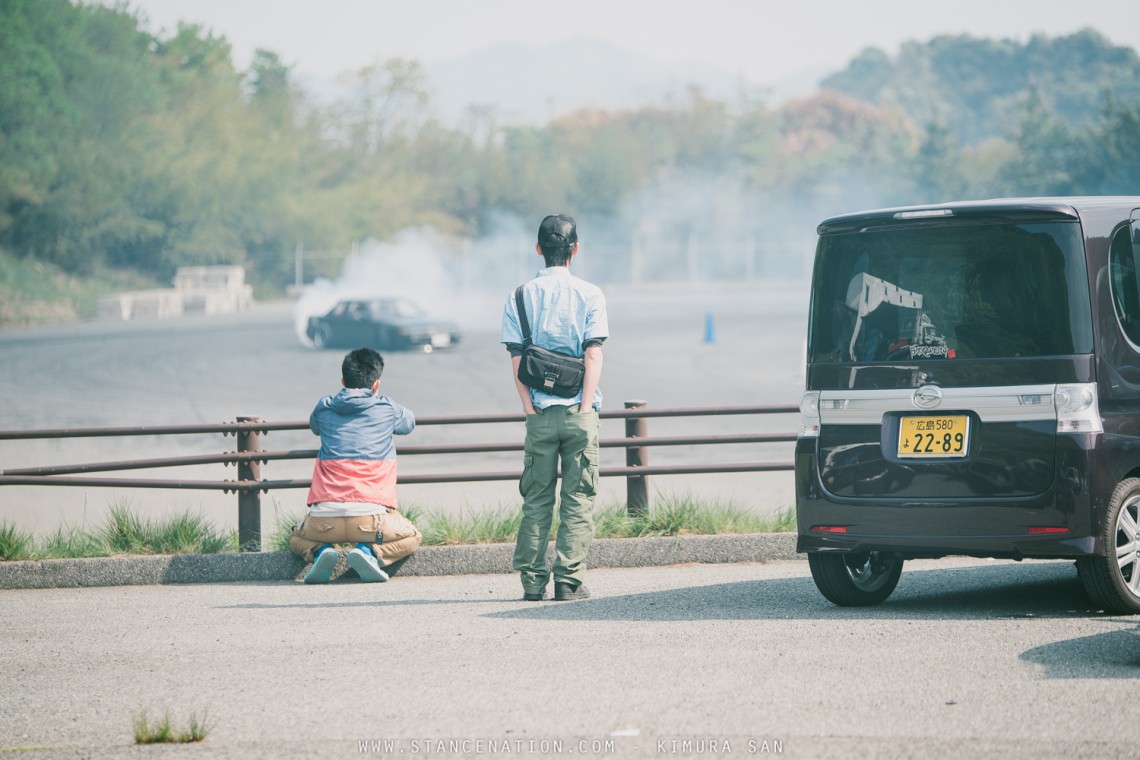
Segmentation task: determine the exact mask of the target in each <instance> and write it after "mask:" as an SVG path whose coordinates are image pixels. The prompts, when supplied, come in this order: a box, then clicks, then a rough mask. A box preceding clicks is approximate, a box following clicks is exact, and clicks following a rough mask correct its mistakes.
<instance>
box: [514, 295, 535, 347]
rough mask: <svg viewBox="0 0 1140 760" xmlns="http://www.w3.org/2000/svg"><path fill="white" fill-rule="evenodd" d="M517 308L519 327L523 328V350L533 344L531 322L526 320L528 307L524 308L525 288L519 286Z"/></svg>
mask: <svg viewBox="0 0 1140 760" xmlns="http://www.w3.org/2000/svg"><path fill="white" fill-rule="evenodd" d="M515 306H516V307H517V308H518V312H519V327H520V328H522V336H523V348H526V347H527V346H529V345H530V344H531V342H532V341H531V339H530V322H528V321H527V318H526V307H525V306H523V286H522V285H519V286H518V287H517V288H515Z"/></svg>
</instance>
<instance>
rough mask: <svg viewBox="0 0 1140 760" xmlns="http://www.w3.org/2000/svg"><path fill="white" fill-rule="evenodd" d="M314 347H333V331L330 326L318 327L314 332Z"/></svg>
mask: <svg viewBox="0 0 1140 760" xmlns="http://www.w3.org/2000/svg"><path fill="white" fill-rule="evenodd" d="M313 345H314V346H316V347H317V348H328V347H329V346H330V345H332V330H331V329H329V326H328V325H318V326H317V329H316V330H315V331H314V332H313Z"/></svg>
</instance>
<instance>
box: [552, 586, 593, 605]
mask: <svg viewBox="0 0 1140 760" xmlns="http://www.w3.org/2000/svg"><path fill="white" fill-rule="evenodd" d="M589 598H590V589H588V588H586V584H585V583H580V584H578V585H577V586H571V585H570V584H569V583H555V584H554V601H556V602H569V601H571V600H573V599H589Z"/></svg>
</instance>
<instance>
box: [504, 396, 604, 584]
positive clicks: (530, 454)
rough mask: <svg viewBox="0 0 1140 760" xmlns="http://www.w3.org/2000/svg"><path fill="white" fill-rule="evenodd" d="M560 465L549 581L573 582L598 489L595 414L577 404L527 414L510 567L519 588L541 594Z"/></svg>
mask: <svg viewBox="0 0 1140 760" xmlns="http://www.w3.org/2000/svg"><path fill="white" fill-rule="evenodd" d="M559 461H561V463H562V488H561V492H560V493H559V494H558V496H559V508H558V535H557V537H556V540H555V543H554V548H555V557H554V568H553V571H554V581H555V582H556V583H570V584H572V585H574V586H578V585H579V584H581V583H582V578H583V576H584V575H585V572H586V553H587V551H588V550H589V547H590V541H591V540H592V539H593V538H594V518H593V509H594V498H595V496H596V495H597V490H598V413H597V412H595V411H594V410H593V409H590V410H588V411H585V412H579V411H578V405H576V404H575V405H573V406H569V407H567V406H551V407H547V408H546V409H543V410H541V411H539V412H538V413H537V414H530V415H527V418H526V444H525V446H524V449H523V473H522V477H521V478H520V479H519V493H520V494H522V497H523V504H522V521H521V522H520V524H519V535H518V540H517V541H516V542H515V557H514V568H515V570H518V571H519V573H520V575H521V577H522V586H523V592H524V593H527V594H537V593H541V592H542V591H543V590H544V589H545V588H546V584H547V582H548V581H549V580H550V573H551V570H550V568H548V567H547V566H546V548H547V544H548V543H549V540H550V525H551V523H552V522H553V520H554V504H555V495H556V488H557V480H558V463H559Z"/></svg>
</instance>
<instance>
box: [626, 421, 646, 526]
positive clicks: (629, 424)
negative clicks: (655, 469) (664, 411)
mask: <svg viewBox="0 0 1140 760" xmlns="http://www.w3.org/2000/svg"><path fill="white" fill-rule="evenodd" d="M648 405H649V404H648V403H646V402H645V401H626V402H625V408H626V409H644V408H645V407H646V406H648ZM648 436H649V421H648V420H646V419H645V418H644V417H626V418H625V437H626V438H646V437H648ZM647 464H649V447H648V446H626V448H625V466H626V467H644V466H645V465H647ZM625 508H626V511H627V512H628V513H629V516H630V517H637V516H639V515H645V514H648V513H649V476H648V475H627V476H626V478H625Z"/></svg>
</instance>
